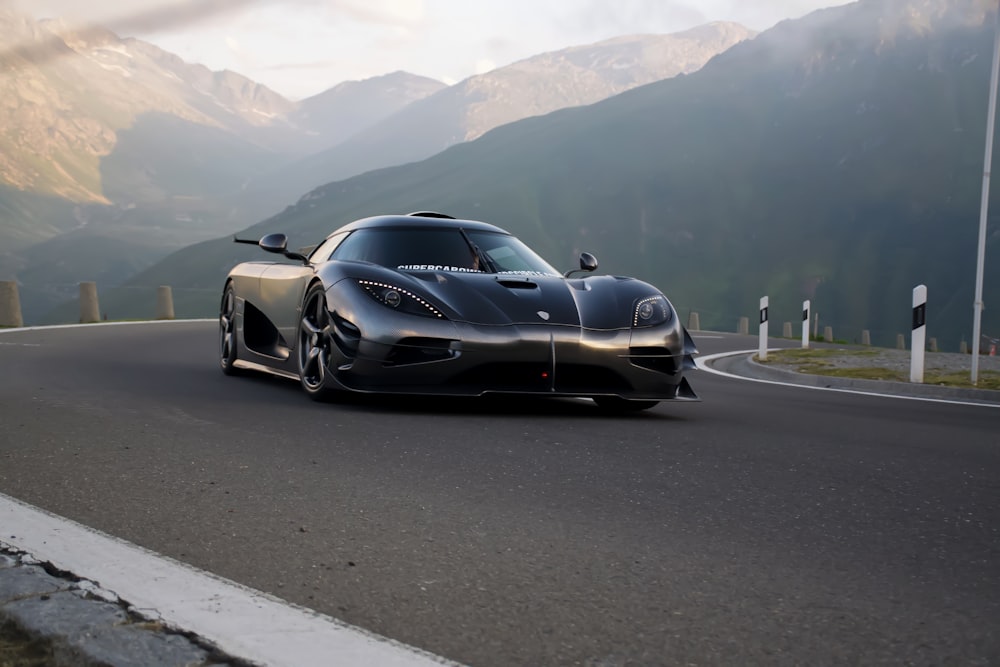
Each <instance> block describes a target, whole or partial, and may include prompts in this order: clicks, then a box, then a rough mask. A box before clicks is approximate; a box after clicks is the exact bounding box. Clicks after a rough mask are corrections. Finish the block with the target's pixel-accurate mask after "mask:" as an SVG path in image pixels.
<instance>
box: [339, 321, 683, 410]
mask: <svg viewBox="0 0 1000 667" xmlns="http://www.w3.org/2000/svg"><path fill="white" fill-rule="evenodd" d="M380 308H381V307H380ZM374 314H375V315H376V316H377V317H378V319H379V320H381V321H380V322H374V323H373V322H371V320H362V321H367V324H366V325H365V326H364V328H361V327H358V326H357V325H355V324H354V323H353V321H351V320H349V319H347V318H344V317H343V316H342V315H340V314H334V321H335V322H336V323H337V326H336V327H335V337H336V338H337V354H336V355H335V358H334V359H333V360H332V363H331V364H330V370H331V374H332V376H333V378H334V379H335V381H336V382H337V383H338V384H339V385H340V387H341V388H343V389H345V390H350V391H359V392H380V393H407V394H414V393H419V394H439V395H455V396H478V395H482V394H487V393H514V394H528V395H539V396H585V397H595V396H617V397H620V398H625V399H635V400H638V399H643V400H689V401H690V400H698V399H697V396H695V394H694V392H693V391H692V390H691V387H690V385H689V384H688V383H687V380H686V379H685V378H684V372H685V371H686V370H689V369H692V368H694V361H693V358H692V355H693V354H696V353H697V350H696V349H695V347H694V343H693V341H691V338H690V336H689V335H688V334H687V332H686V331H685V330H684V328H683V327H682V326H680V324H679V323H676V322H674V324H673V326H664V327H656V328H650V329H636V330H631V329H618V330H610V331H606V330H592V329H584V328H581V327H575V326H565V325H551V324H512V325H506V326H480V325H472V324H466V323H455V322H450V321H447V320H440V319H431V318H422V317H415V316H407V315H401V314H397V313H391V312H390V313H388V314H387V313H385V312H380V311H375V313H374ZM390 316H391V317H390ZM675 319H676V318H675Z"/></svg>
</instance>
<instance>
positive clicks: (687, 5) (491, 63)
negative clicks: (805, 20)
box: [0, 0, 849, 99]
mask: <svg viewBox="0 0 1000 667" xmlns="http://www.w3.org/2000/svg"><path fill="white" fill-rule="evenodd" d="M848 1H849V0H129V1H128V2H122V0H88V1H87V2H81V0H0V6H4V5H6V6H11V7H13V8H15V9H18V10H20V11H24V12H26V13H29V14H32V15H34V16H35V17H36V18H63V19H66V20H68V21H69V22H71V23H72V24H74V25H77V24H79V25H81V26H90V25H93V24H101V25H105V26H107V27H109V28H111V29H112V30H114V31H115V32H116V33H117V34H118V35H119V36H121V37H138V38H140V39H144V40H146V41H149V42H152V43H153V44H156V45H157V46H159V47H161V48H163V49H165V50H167V51H170V52H172V53H175V54H177V55H179V56H180V57H181V58H183V59H184V60H186V61H188V62H192V63H201V64H203V65H206V66H208V67H209V68H211V69H213V70H223V69H229V70H233V71H235V72H239V73H240V74H243V75H244V76H247V77H249V78H251V79H253V80H254V81H257V82H260V83H263V84H265V85H267V86H268V87H269V88H272V89H273V90H275V91H277V92H278V93H281V94H282V95H284V96H286V97H288V98H290V99H302V98H305V97H309V96H310V95H315V94H317V93H320V92H322V91H324V90H326V89H328V88H331V87H333V86H334V85H336V84H338V83H341V82H343V81H356V80H361V79H366V78H369V77H373V76H378V75H381V74H388V73H390V72H395V71H398V70H404V71H407V72H410V73H413V74H419V75H422V76H427V77H431V78H433V79H437V80H439V81H443V82H445V83H447V84H453V83H457V82H458V81H461V80H463V79H465V78H467V77H469V76H472V75H473V74H481V73H484V72H487V71H489V70H491V69H494V68H496V67H500V66H503V65H508V64H510V63H512V62H515V61H518V60H521V59H523V58H527V57H530V56H533V55H537V54H540V53H545V52H547V51H556V50H559V49H563V48H566V47H569V46H577V45H582V44H590V43H593V42H597V41H601V40H603V39H608V38H611V37H617V36H620V35H628V34H637V33H671V32H678V31H681V30H686V29H688V28H692V27H695V26H697V25H701V24H704V23H708V22H711V21H734V22H737V23H741V24H743V25H745V26H747V27H749V28H753V29H755V30H765V29H767V28H769V27H771V26H773V25H774V24H776V23H777V22H779V21H781V20H783V19H787V18H798V17H800V16H803V15H805V14H807V13H809V12H811V11H814V10H816V9H820V8H823V7H828V6H833V5H842V4H846V3H847V2H848ZM123 8H124V9H123Z"/></svg>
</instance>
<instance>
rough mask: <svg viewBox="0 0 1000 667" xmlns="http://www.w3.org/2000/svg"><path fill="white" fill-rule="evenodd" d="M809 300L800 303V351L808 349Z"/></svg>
mask: <svg viewBox="0 0 1000 667" xmlns="http://www.w3.org/2000/svg"><path fill="white" fill-rule="evenodd" d="M809 307H810V304H809V300H808V299H807V300H805V301H803V302H802V349H803V350H806V349H809Z"/></svg>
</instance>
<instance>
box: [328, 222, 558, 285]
mask: <svg viewBox="0 0 1000 667" xmlns="http://www.w3.org/2000/svg"><path fill="white" fill-rule="evenodd" d="M468 236H469V239H470V240H471V241H472V242H473V243H475V244H476V245H478V246H479V248H480V249H481V250H482V251H483V252H484V253H485V254H486V255H487V256H488V257H489V259H490V261H491V262H492V263H493V264H494V266H495V267H496V269H497V271H499V272H501V273H544V274H552V275H559V273H558V272H557V271H556V270H555V269H553V268H552V267H551V266H549V265H548V264H547V263H546V262H545V261H544V260H543V259H542V258H540V257H539V256H538V255H536V254H535V253H534V252H533V251H532V250H531V249H530V248H528V247H527V246H526V245H524V244H523V243H521V242H520V241H518V240H517V239H516V238H514V237H513V236H510V235H508V234H498V233H494V232H468ZM332 257H333V258H334V259H339V260H354V261H361V262H372V263H373V264H379V265H381V266H388V267H391V268H395V269H402V270H404V271H426V270H436V271H489V270H490V269H489V267H486V266H480V263H479V262H478V261H477V258H476V254H475V251H474V249H473V248H472V246H471V245H470V244H469V241H468V240H466V237H465V236H463V234H462V231H461V230H459V229H427V228H423V229H412V228H409V229H400V228H386V227H382V228H376V229H359V230H357V231H355V232H353V233H352V234H351V235H350V236H348V237H347V238H346V239H345V240H344V241H343V242H342V243H341V244H340V245H339V246H337V249H336V250H335V251H334V253H333V255H332Z"/></svg>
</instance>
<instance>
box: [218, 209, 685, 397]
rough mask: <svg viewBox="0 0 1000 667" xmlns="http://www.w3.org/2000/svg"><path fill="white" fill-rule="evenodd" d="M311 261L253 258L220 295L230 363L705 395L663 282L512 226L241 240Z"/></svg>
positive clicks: (302, 375)
mask: <svg viewBox="0 0 1000 667" xmlns="http://www.w3.org/2000/svg"><path fill="white" fill-rule="evenodd" d="M235 240H236V241H237V242H239V243H252V244H256V245H259V246H260V247H261V248H262V249H264V250H266V251H268V252H273V253H278V254H281V255H284V256H285V257H287V258H290V259H293V260H297V261H298V262H300V263H299V264H297V265H293V264H289V263H287V262H244V263H242V264H239V265H237V266H236V267H235V268H233V270H232V271H230V273H229V276H228V278H226V284H225V287H224V289H223V293H222V305H221V308H220V315H219V347H220V356H221V363H222V370H223V372H225V373H227V374H232V373H234V372H236V371H237V370H238V369H252V370H259V371H266V372H268V373H274V374H277V375H282V376H287V377H291V378H295V379H297V380H299V381H300V382H301V383H302V387H303V388H304V389H305V391H306V393H308V394H309V395H310V396H312V397H314V398H321V397H324V396H325V395H328V394H330V393H331V392H336V391H352V392H383V393H399V394H437V395H451V396H459V395H462V396H476V395H481V394H486V393H514V394H527V395H537V396H582V397H589V398H592V399H594V401H596V402H597V404H598V405H600V406H603V407H606V408H611V409H617V410H631V409H635V410H641V409H644V408H648V407H651V406H653V405H656V403H657V402H658V401H662V400H697V397H696V396H695V394H694V392H693V391H692V390H691V387H690V385H689V384H688V382H687V380H686V379H685V377H684V371H686V370H688V369H691V368H694V361H693V359H692V355H694V354H697V350H696V349H695V346H694V342H693V341H692V340H691V337H690V336H689V335H688V333H687V331H686V330H685V329H684V327H683V326H682V325H681V323H680V321H679V318H678V315H677V313H676V311H675V310H674V308H673V306H672V305H671V304H670V302H669V301H668V300H667V298H666V297H665V296H664V295H663V294H662V293H660V291H659V290H657V289H656V288H655V287H653V286H652V285H649V284H647V283H644V282H641V281H639V280H635V279H633V278H621V277H617V276H589V275H588V276H584V277H578V278H571V277H569V276H570V275H571V274H573V273H578V272H592V271H594V270H595V269H596V268H597V260H596V259H594V257H593V256H592V255H590V254H588V253H583V254H582V255H581V256H580V268H579V269H578V270H574V271H570V272H568V273H567V274H566V275H565V276H563V275H561V274H560V273H559V272H558V271H556V270H555V269H553V268H552V267H551V266H549V265H548V264H547V263H546V262H545V261H544V260H543V259H542V258H540V257H539V256H538V255H536V254H535V253H534V252H533V251H532V250H531V249H530V248H528V247H527V246H526V245H525V244H523V243H521V242H520V241H519V240H518V239H517V238H515V237H514V236H512V235H511V234H509V233H508V232H506V231H504V230H503V229H500V228H499V227H495V226H493V225H490V224H486V223H483V222H476V221H473V220H456V219H454V218H451V217H449V216H446V215H442V214H440V213H432V212H418V213H411V214H409V215H384V216H377V217H372V218H365V219H364V220H358V221H356V222H352V223H350V224H348V225H346V226H344V227H341V228H340V229H338V230H337V231H335V232H333V233H332V234H330V236H328V237H327V238H326V240H325V241H323V243H321V244H319V245H318V246H317V247H316V248H315V249H314V250H312V251H311V252H310V253H309V254H308V256H306V255H305V254H302V253H297V252H291V251H289V250H288V249H287V241H286V238H285V236H284V235H283V234H269V235H267V236H265V237H263V238H262V239H260V240H259V241H249V240H242V239H235Z"/></svg>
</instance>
